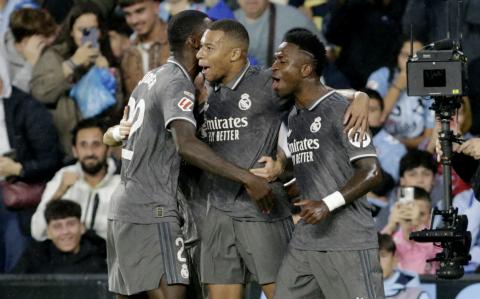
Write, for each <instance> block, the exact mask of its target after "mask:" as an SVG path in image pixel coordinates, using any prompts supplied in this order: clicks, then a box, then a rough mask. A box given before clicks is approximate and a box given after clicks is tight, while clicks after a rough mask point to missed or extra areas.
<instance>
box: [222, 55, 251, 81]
mask: <svg viewBox="0 0 480 299" xmlns="http://www.w3.org/2000/svg"><path fill="white" fill-rule="evenodd" d="M247 63H248V60H246V59H241V60H238V61H236V62H234V63H232V66H231V68H230V70H229V71H228V73H227V74H226V75H225V77H223V79H222V84H223V85H227V84H228V83H230V82H232V81H233V80H234V79H235V78H237V77H238V76H239V75H240V74H241V73H242V72H243V69H244V68H245V66H246V65H247Z"/></svg>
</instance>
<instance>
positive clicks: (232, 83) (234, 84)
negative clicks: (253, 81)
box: [214, 59, 250, 91]
mask: <svg viewBox="0 0 480 299" xmlns="http://www.w3.org/2000/svg"><path fill="white" fill-rule="evenodd" d="M249 67H250V61H249V60H248V59H247V64H246V65H245V66H244V67H243V69H242V71H241V72H240V73H239V74H238V75H237V77H235V78H233V80H232V81H230V82H228V83H227V84H225V85H223V84H215V86H214V89H215V91H218V90H219V89H220V87H222V86H225V87H228V88H230V89H231V90H235V88H237V86H238V84H240V82H241V81H242V79H243V77H245V74H246V73H247V71H248V68H249Z"/></svg>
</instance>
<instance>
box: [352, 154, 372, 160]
mask: <svg viewBox="0 0 480 299" xmlns="http://www.w3.org/2000/svg"><path fill="white" fill-rule="evenodd" d="M368 157H374V158H376V157H377V154H363V155H358V156H353V157H350V162H353V161H355V160H358V159H363V158H368Z"/></svg>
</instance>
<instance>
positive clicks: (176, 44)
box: [168, 10, 208, 52]
mask: <svg viewBox="0 0 480 299" xmlns="http://www.w3.org/2000/svg"><path fill="white" fill-rule="evenodd" d="M206 18H208V16H207V15H206V14H205V13H203V12H201V11H197V10H184V11H182V12H179V13H178V14H176V15H174V16H173V17H172V18H171V19H170V21H168V42H169V44H170V49H171V50H172V51H173V52H177V51H181V50H182V48H183V46H184V45H185V42H186V41H187V39H188V38H189V37H190V36H192V35H194V34H195V33H197V32H198V31H199V30H202V29H203V23H204V21H205V19H206Z"/></svg>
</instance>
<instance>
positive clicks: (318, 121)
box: [310, 116, 322, 133]
mask: <svg viewBox="0 0 480 299" xmlns="http://www.w3.org/2000/svg"><path fill="white" fill-rule="evenodd" d="M321 127H322V118H321V117H320V116H319V117H315V120H314V121H313V123H312V124H311V125H310V132H312V133H317V132H318V131H320V128H321Z"/></svg>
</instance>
